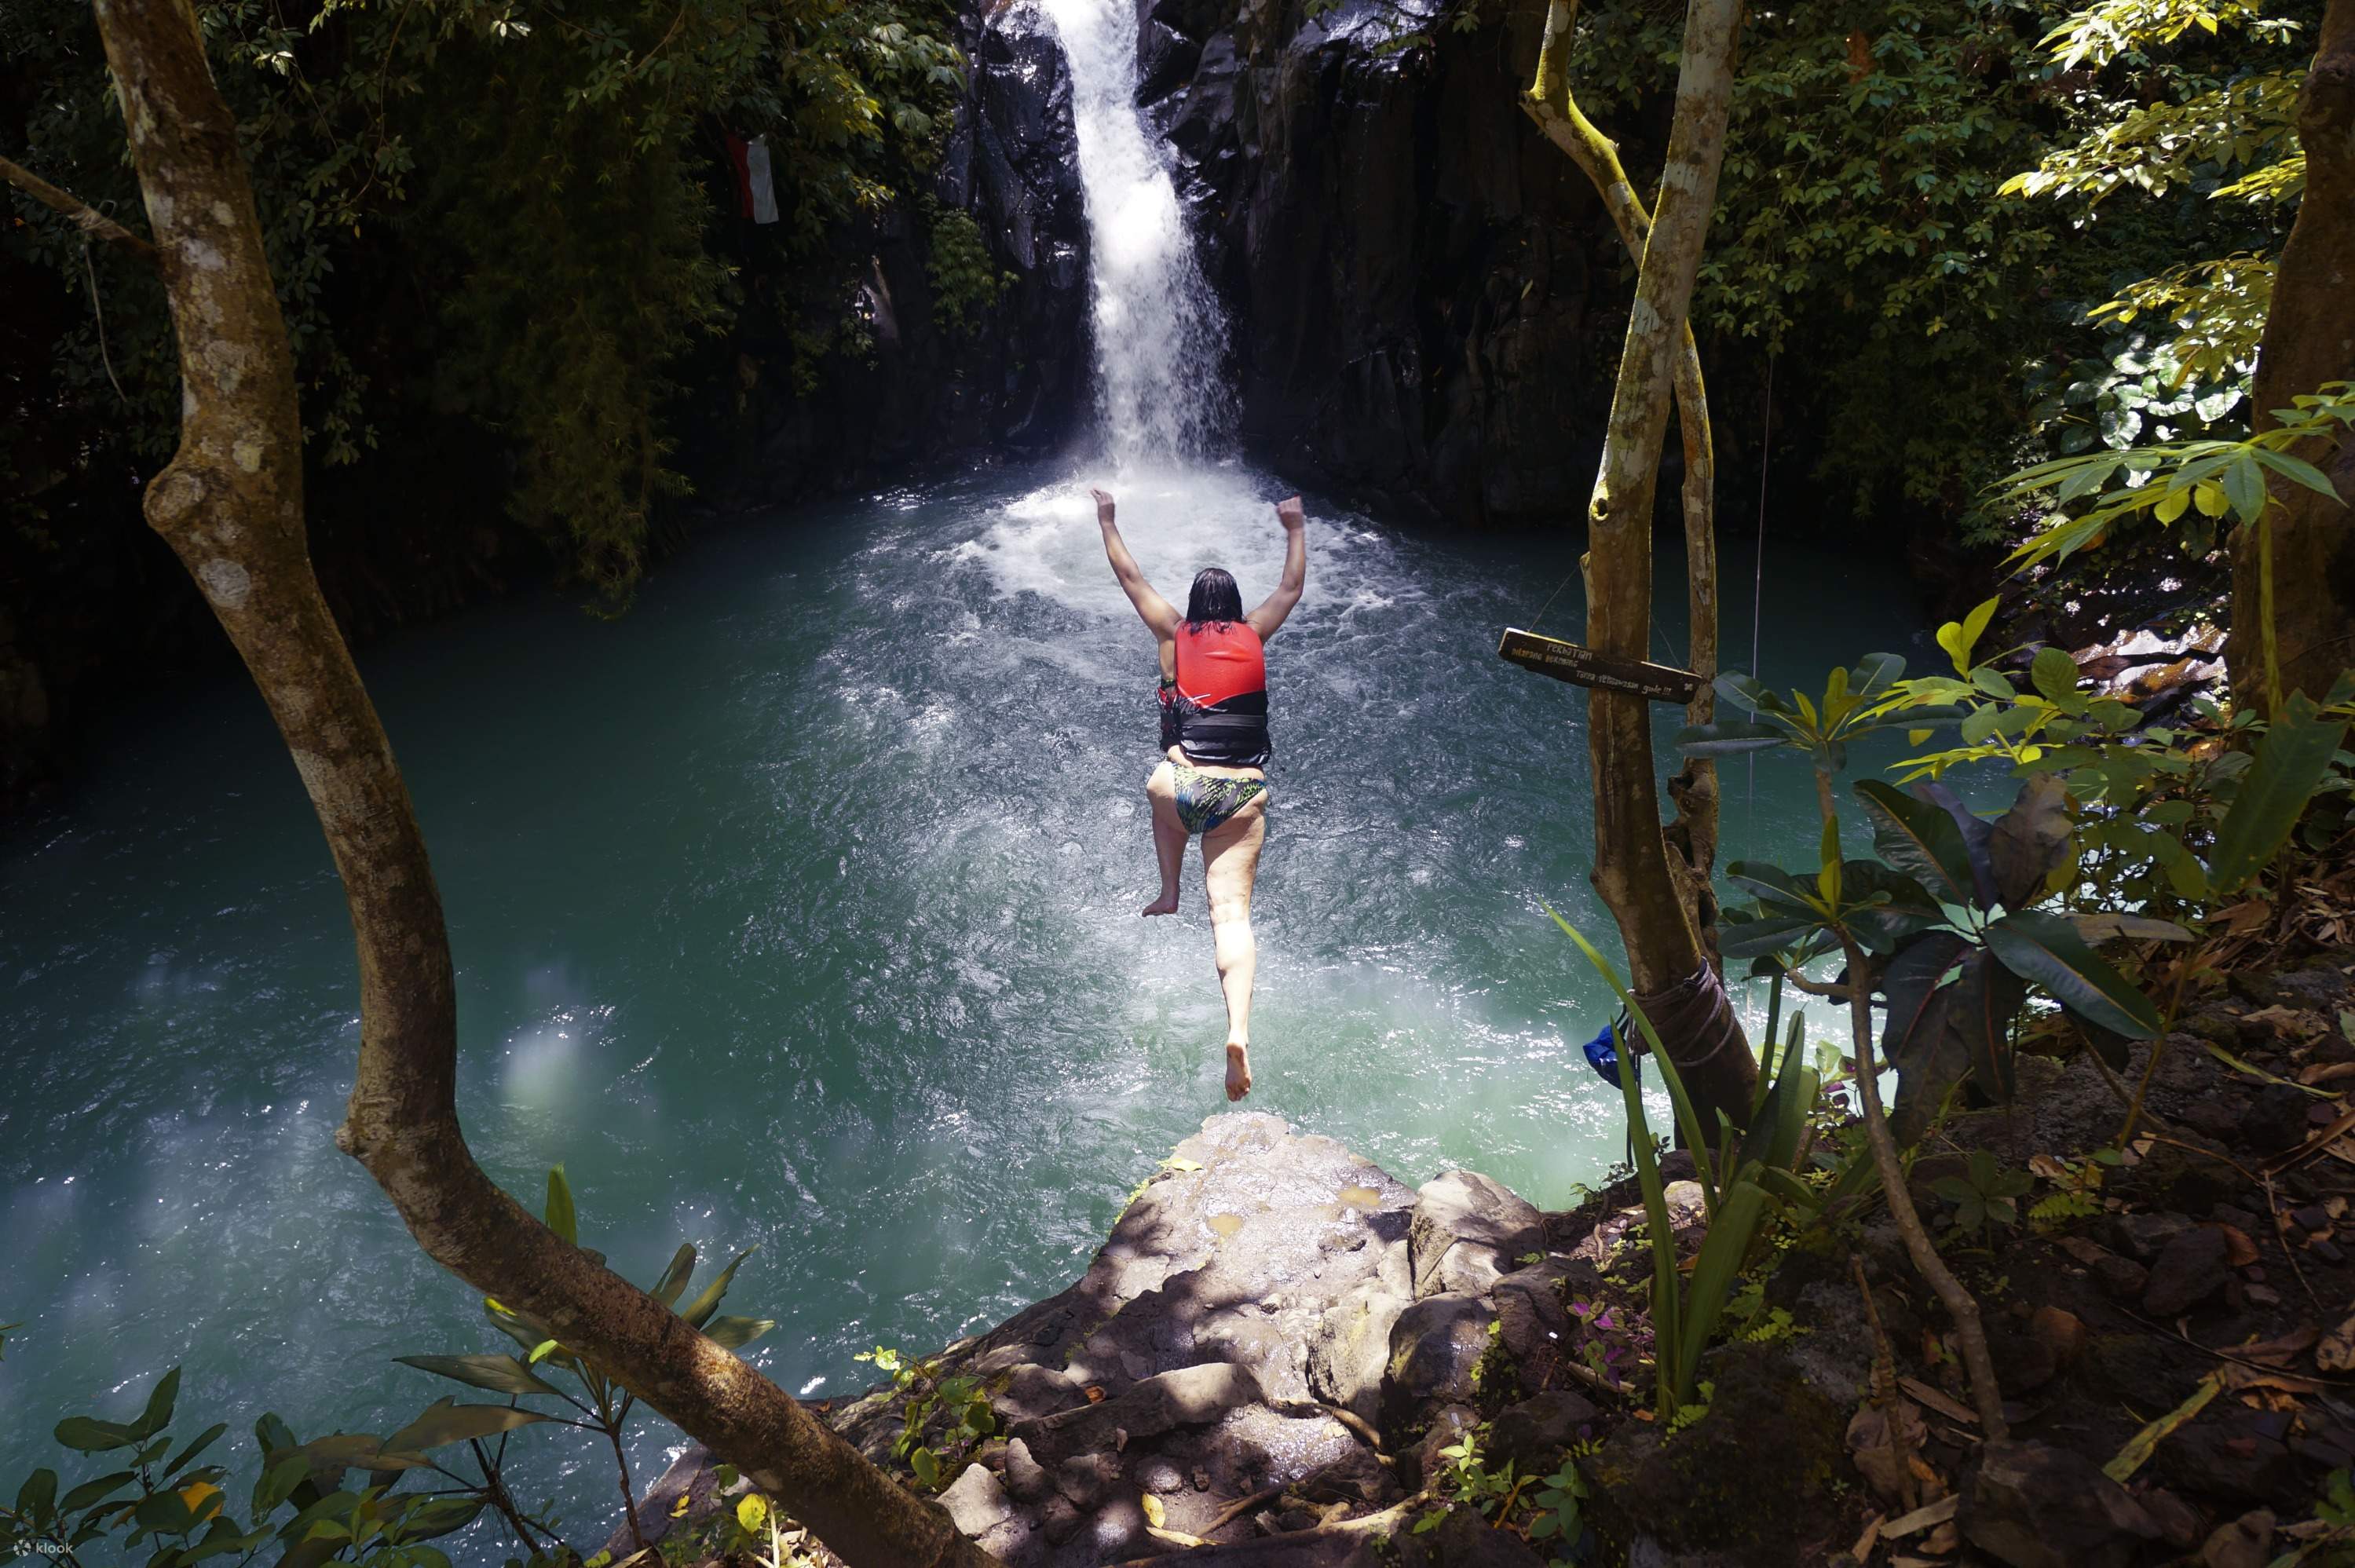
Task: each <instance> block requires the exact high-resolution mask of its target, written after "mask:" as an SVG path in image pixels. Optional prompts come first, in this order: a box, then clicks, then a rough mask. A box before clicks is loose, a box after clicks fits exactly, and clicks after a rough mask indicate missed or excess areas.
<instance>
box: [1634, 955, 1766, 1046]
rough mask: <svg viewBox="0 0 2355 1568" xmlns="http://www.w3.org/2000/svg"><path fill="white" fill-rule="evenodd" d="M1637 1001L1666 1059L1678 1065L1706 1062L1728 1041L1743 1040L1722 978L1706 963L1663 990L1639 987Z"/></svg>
mask: <svg viewBox="0 0 2355 1568" xmlns="http://www.w3.org/2000/svg"><path fill="white" fill-rule="evenodd" d="M1636 1006H1637V1007H1639V1008H1643V1009H1644V1016H1645V1017H1646V1018H1647V1019H1651V1020H1652V1028H1653V1029H1654V1030H1655V1031H1657V1033H1658V1035H1659V1037H1660V1044H1661V1046H1662V1047H1663V1048H1665V1049H1666V1051H1667V1052H1668V1060H1669V1061H1671V1062H1673V1063H1675V1064H1676V1066H1677V1067H1678V1068H1679V1069H1684V1068H1690V1067H1700V1066H1705V1065H1706V1064H1708V1063H1709V1062H1711V1061H1716V1060H1717V1058H1718V1057H1719V1055H1720V1054H1721V1053H1722V1052H1723V1051H1724V1050H1725V1048H1726V1047H1727V1046H1728V1045H1729V1044H1733V1045H1736V1046H1739V1045H1740V1044H1741V1042H1742V1025H1741V1024H1740V1022H1739V1021H1737V1020H1736V1019H1735V1018H1734V1016H1733V1003H1732V999H1731V998H1730V997H1727V996H1726V994H1725V982H1724V981H1723V980H1721V979H1720V978H1719V977H1718V974H1717V971H1716V970H1714V969H1712V968H1710V966H1709V965H1706V964H1704V965H1701V966H1700V968H1699V969H1697V970H1695V971H1693V973H1692V974H1691V975H1690V976H1687V977H1686V978H1685V979H1683V980H1680V981H1678V983H1677V984H1675V985H1673V986H1671V987H1668V989H1667V990H1665V991H1638V992H1636Z"/></svg>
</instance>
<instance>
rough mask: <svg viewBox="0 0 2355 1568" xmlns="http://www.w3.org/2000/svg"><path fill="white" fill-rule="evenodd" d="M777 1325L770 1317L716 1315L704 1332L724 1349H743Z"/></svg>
mask: <svg viewBox="0 0 2355 1568" xmlns="http://www.w3.org/2000/svg"><path fill="white" fill-rule="evenodd" d="M776 1326H777V1325H776V1320H775V1319H773V1318H769V1317H715V1318H713V1319H712V1320H711V1321H710V1322H709V1323H706V1324H705V1325H704V1326H703V1332H704V1334H705V1335H706V1337H708V1338H709V1339H710V1340H711V1342H712V1343H713V1344H715V1345H717V1346H719V1348H720V1349H723V1350H741V1349H743V1348H744V1347H745V1346H747V1345H749V1344H751V1342H752V1341H753V1340H755V1339H759V1338H760V1337H761V1336H762V1335H763V1334H765V1333H767V1332H768V1331H769V1330H770V1329H772V1328H775V1327H776Z"/></svg>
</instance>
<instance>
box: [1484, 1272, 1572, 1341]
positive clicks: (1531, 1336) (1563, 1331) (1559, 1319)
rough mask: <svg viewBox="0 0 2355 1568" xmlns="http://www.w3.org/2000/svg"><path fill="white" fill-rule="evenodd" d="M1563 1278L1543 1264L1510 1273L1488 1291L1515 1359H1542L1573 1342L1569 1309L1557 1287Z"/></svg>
mask: <svg viewBox="0 0 2355 1568" xmlns="http://www.w3.org/2000/svg"><path fill="white" fill-rule="evenodd" d="M1560 1279H1561V1275H1560V1274H1559V1273H1557V1272H1556V1271H1555V1270H1554V1269H1552V1268H1550V1267H1549V1266H1547V1265H1546V1264H1539V1265H1537V1266H1536V1267H1534V1268H1525V1269H1519V1270H1516V1271H1515V1272H1514V1273H1511V1274H1508V1275H1506V1276H1505V1277H1504V1278H1502V1279H1500V1280H1498V1281H1497V1284H1496V1287H1495V1288H1494V1289H1493V1290H1491V1291H1490V1292H1489V1296H1490V1297H1491V1299H1493V1300H1494V1301H1495V1302H1496V1304H1497V1333H1498V1335H1499V1336H1500V1337H1501V1338H1502V1339H1503V1340H1504V1342H1505V1349H1508V1350H1509V1351H1511V1352H1512V1355H1513V1359H1514V1360H1517V1361H1520V1362H1523V1363H1524V1364H1528V1363H1532V1362H1538V1361H1541V1360H1543V1359H1545V1358H1546V1357H1548V1356H1550V1355H1558V1354H1560V1353H1561V1349H1562V1348H1563V1347H1564V1346H1565V1345H1567V1344H1568V1343H1569V1342H1570V1328H1571V1324H1570V1310H1569V1308H1567V1307H1564V1306H1562V1304H1561V1292H1560V1290H1559V1289H1558V1288H1557V1283H1558V1282H1559V1280H1560Z"/></svg>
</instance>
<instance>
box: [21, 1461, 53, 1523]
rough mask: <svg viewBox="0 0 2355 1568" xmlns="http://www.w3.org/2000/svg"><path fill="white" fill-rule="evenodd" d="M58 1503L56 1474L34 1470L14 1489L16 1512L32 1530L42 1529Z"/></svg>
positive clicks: (51, 1471) (50, 1471) (49, 1471)
mask: <svg viewBox="0 0 2355 1568" xmlns="http://www.w3.org/2000/svg"><path fill="white" fill-rule="evenodd" d="M57 1501H58V1473H57V1472H56V1471H55V1470H36V1471H34V1472H33V1473H32V1474H31V1475H29V1476H27V1477H25V1484H24V1485H23V1486H21V1487H19V1488H16V1512H17V1513H18V1514H19V1515H20V1516H21V1517H22V1518H24V1519H25V1520H27V1521H29V1522H30V1523H31V1524H32V1526H33V1528H34V1529H36V1530H39V1529H42V1528H44V1527H45V1526H46V1525H47V1523H48V1519H49V1516H50V1514H51V1512H52V1511H53V1510H54V1509H56V1507H57Z"/></svg>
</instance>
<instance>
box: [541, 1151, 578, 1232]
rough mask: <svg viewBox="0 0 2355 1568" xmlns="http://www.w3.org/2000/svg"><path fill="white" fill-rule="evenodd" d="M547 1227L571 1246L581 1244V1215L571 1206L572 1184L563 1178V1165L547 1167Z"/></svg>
mask: <svg viewBox="0 0 2355 1568" xmlns="http://www.w3.org/2000/svg"><path fill="white" fill-rule="evenodd" d="M548 1228H549V1230H551V1231H553V1232H556V1233H557V1234H558V1235H559V1236H561V1237H563V1238H564V1239H565V1241H566V1242H568V1243H570V1244H572V1245H573V1246H576V1247H577V1246H579V1245H580V1244H581V1216H580V1213H579V1211H577V1210H575V1209H574V1208H573V1206H572V1184H571V1183H570V1181H567V1180H566V1179H564V1167H563V1166H561V1165H551V1166H549V1168H548Z"/></svg>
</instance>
